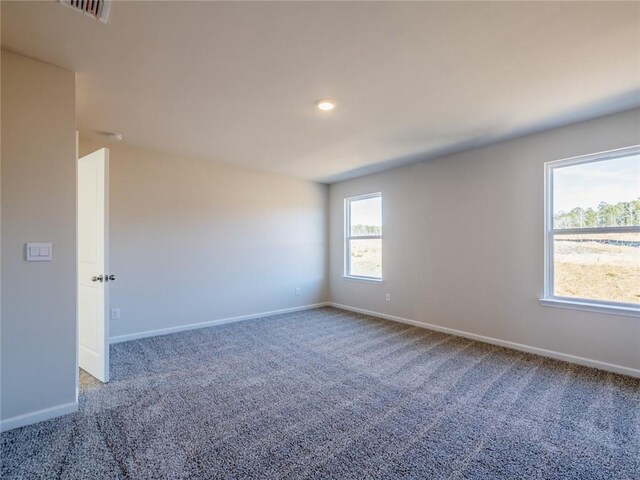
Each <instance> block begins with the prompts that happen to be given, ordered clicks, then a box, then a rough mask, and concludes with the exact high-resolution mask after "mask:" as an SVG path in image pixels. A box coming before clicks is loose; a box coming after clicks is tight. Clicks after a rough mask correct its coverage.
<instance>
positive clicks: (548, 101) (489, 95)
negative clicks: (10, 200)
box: [2, 1, 640, 182]
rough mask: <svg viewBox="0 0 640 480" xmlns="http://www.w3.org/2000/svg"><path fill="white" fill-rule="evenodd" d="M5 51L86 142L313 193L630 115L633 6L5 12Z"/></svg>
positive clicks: (46, 8)
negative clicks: (294, 182)
mask: <svg viewBox="0 0 640 480" xmlns="http://www.w3.org/2000/svg"><path fill="white" fill-rule="evenodd" d="M2 45H3V48H7V49H9V50H12V51H15V52H17V53H22V54H25V55H28V56H31V57H34V58H38V59H41V60H44V61H47V62H50V63H53V64H55V65H59V66H62V67H64V68H67V69H70V70H74V71H76V72H78V77H77V78H78V126H79V128H80V129H81V131H83V132H91V131H95V130H111V131H117V132H121V133H122V134H124V136H125V142H126V143H129V144H132V145H137V146H143V147H148V148H152V149H157V150H162V151H166V152H170V153H179V154H183V155H189V156H196V157H204V158H208V159H211V160H214V161H222V162H227V163H232V164H237V165H244V166H248V167H253V168H258V169H262V170H270V171H276V172H282V173H286V174H290V175H294V176H298V177H302V178H308V179H313V180H318V181H325V182H331V181H335V180H338V179H343V178H348V177H351V176H355V175H358V174H362V173H368V172H371V171H376V170H379V169H382V168H388V167H391V166H395V165H399V164H402V163H408V162H411V161H416V160H420V159H425V158H430V157H433V156H436V155H438V154H442V153H445V152H449V151H455V150H460V149H464V148H469V147H472V146H477V145H483V144H487V143H491V142H493V141H496V140H498V139H504V138H509V137H513V136H516V135H520V134H523V133H528V132H532V131H536V130H541V129H544V128H549V127H551V126H556V125H561V124H565V123H571V122H575V121H578V120H582V119H586V118H591V117H595V116H598V115H602V114H606V113H610V112H614V111H620V110H624V109H628V108H632V107H634V106H638V105H640V3H639V2H602V3H593V2H566V3H565V2H562V3H561V2H556V3H554V2H550V3H547V2H544V3H541V2H496V3H489V2H469V3H466V2H465V3H463V2H424V3H404V2H403V3H395V2H385V3H379V2H375V3H368V2H350V3H340V2H317V3H298V2H283V3H268V2H257V3H244V2H229V3H213V2H113V3H112V5H111V14H110V18H109V22H108V24H106V25H103V24H101V23H99V22H97V21H94V20H91V19H89V18H88V17H85V16H83V15H82V14H79V13H76V12H74V11H72V10H70V9H68V8H65V7H63V6H61V5H59V4H58V3H57V2H55V1H49V2H46V3H40V2H7V1H3V2H2ZM321 97H332V98H335V99H336V100H337V102H338V107H337V108H336V109H335V110H334V111H332V112H330V113H326V112H321V111H319V110H317V109H316V108H315V107H314V101H315V100H316V99H318V98H321Z"/></svg>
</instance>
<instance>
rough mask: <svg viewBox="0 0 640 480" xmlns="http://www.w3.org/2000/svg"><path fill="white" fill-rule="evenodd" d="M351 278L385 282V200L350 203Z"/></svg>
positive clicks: (349, 251)
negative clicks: (383, 265) (383, 267)
mask: <svg viewBox="0 0 640 480" xmlns="http://www.w3.org/2000/svg"><path fill="white" fill-rule="evenodd" d="M347 209H348V210H347V212H346V213H347V218H348V220H349V225H348V231H347V233H348V235H347V272H346V273H347V275H351V276H356V277H368V278H382V197H381V196H380V195H378V194H376V195H373V196H367V197H365V198H357V197H356V198H352V199H348V201H347Z"/></svg>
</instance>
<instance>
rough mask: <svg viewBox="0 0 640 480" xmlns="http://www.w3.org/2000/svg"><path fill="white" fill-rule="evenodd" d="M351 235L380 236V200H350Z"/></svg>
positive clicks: (375, 198) (379, 198)
mask: <svg viewBox="0 0 640 480" xmlns="http://www.w3.org/2000/svg"><path fill="white" fill-rule="evenodd" d="M350 206H351V212H350V217H351V235H352V236H354V235H355V236H358V235H382V198H381V197H374V198H365V199H364V200H352V201H351V202H350Z"/></svg>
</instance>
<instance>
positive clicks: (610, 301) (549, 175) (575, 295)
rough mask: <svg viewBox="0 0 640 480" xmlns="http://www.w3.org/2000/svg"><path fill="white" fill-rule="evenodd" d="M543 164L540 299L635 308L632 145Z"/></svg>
mask: <svg viewBox="0 0 640 480" xmlns="http://www.w3.org/2000/svg"><path fill="white" fill-rule="evenodd" d="M545 167H546V209H545V210H546V211H545V215H546V221H545V225H546V238H545V248H546V275H545V299H547V300H550V301H560V302H571V303H572V304H574V305H575V306H577V307H578V308H580V305H582V306H587V307H589V306H591V307H595V309H597V310H616V309H617V310H627V311H630V312H632V313H633V314H634V315H635V314H636V313H638V312H640V147H630V148H624V149H620V150H613V151H610V152H604V153H598V154H594V155H586V156H583V157H576V158H570V159H566V160H558V161H555V162H548V163H547V164H546V165H545ZM543 303H544V302H543Z"/></svg>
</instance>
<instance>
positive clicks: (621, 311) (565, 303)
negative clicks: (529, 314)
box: [540, 298, 640, 317]
mask: <svg viewBox="0 0 640 480" xmlns="http://www.w3.org/2000/svg"><path fill="white" fill-rule="evenodd" d="M540 304H541V305H543V306H545V307H556V308H568V309H570V310H582V311H585V312H596V313H607V314H610V315H622V316H625V317H640V307H638V308H636V307H626V306H617V305H605V304H602V303H590V302H584V301H579V300H565V299H560V298H541V299H540Z"/></svg>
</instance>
